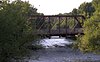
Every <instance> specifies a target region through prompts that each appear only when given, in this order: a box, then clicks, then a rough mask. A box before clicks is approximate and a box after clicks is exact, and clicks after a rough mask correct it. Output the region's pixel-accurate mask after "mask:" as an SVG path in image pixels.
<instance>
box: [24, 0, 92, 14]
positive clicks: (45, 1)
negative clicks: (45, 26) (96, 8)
mask: <svg viewBox="0 0 100 62" xmlns="http://www.w3.org/2000/svg"><path fill="white" fill-rule="evenodd" d="M23 1H29V3H30V4H32V5H34V7H35V8H37V9H38V10H37V12H39V13H43V14H45V15H56V14H59V13H69V12H71V11H72V10H73V8H78V7H79V6H80V4H82V3H83V2H91V1H92V0H23Z"/></svg>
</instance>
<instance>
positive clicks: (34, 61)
mask: <svg viewBox="0 0 100 62" xmlns="http://www.w3.org/2000/svg"><path fill="white" fill-rule="evenodd" d="M55 38H56V37H53V38H52V39H42V40H40V44H41V45H43V47H45V49H40V50H37V51H31V55H30V57H28V58H25V59H24V62H100V55H97V54H94V53H86V54H84V53H82V52H80V51H79V50H74V49H72V48H70V47H69V46H70V45H71V44H72V43H74V41H72V40H70V39H64V38H59V39H55Z"/></svg>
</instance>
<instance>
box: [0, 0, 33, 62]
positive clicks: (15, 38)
mask: <svg viewBox="0 0 100 62" xmlns="http://www.w3.org/2000/svg"><path fill="white" fill-rule="evenodd" d="M29 9H30V4H29V3H28V2H23V1H21V0H16V1H13V2H11V3H9V1H2V6H1V7H0V62H8V61H9V60H10V58H12V57H14V56H21V55H24V53H25V51H26V50H25V48H24V47H23V46H24V44H25V43H27V42H28V41H33V40H34V37H35V36H33V35H32V27H31V25H30V22H29V21H28V17H29V16H28V14H29V11H30V10H29Z"/></svg>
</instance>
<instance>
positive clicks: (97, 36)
mask: <svg viewBox="0 0 100 62" xmlns="http://www.w3.org/2000/svg"><path fill="white" fill-rule="evenodd" d="M99 6H100V0H93V1H92V2H90V3H86V2H85V3H83V4H81V5H80V7H79V9H76V10H77V12H76V10H73V12H75V13H74V14H76V13H78V14H83V15H85V16H86V20H85V23H84V26H83V28H84V30H83V31H84V34H85V35H84V36H80V37H79V38H78V44H77V46H78V48H79V49H80V50H81V51H84V52H90V51H92V52H93V51H94V52H97V51H98V52H99V51H100V7H99ZM78 11H79V12H78Z"/></svg>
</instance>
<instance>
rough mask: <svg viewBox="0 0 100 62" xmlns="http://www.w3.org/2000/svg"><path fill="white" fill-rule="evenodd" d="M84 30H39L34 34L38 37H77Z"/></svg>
mask: <svg viewBox="0 0 100 62" xmlns="http://www.w3.org/2000/svg"><path fill="white" fill-rule="evenodd" d="M82 33H83V30H82V28H75V29H73V30H72V29H67V30H66V29H60V31H59V30H50V31H49V30H47V29H44V30H39V31H36V32H33V34H38V35H67V34H68V35H77V34H82Z"/></svg>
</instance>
